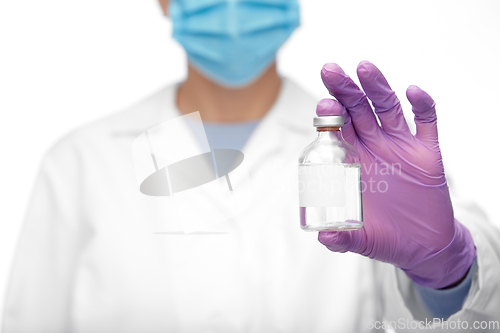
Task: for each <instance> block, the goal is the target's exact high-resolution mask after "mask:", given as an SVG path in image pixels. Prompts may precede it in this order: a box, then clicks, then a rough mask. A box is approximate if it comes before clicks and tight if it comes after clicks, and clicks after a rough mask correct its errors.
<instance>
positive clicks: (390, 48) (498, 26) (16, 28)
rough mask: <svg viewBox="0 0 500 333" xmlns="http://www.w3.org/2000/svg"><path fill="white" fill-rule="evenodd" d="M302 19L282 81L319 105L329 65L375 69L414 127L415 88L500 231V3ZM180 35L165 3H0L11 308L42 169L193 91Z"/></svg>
mask: <svg viewBox="0 0 500 333" xmlns="http://www.w3.org/2000/svg"><path fill="white" fill-rule="evenodd" d="M302 9H303V12H302V26H301V27H300V28H299V29H298V31H297V32H296V33H295V34H294V36H293V37H292V38H291V40H290V41H289V42H288V44H287V45H286V46H285V47H284V48H283V49H282V51H281V52H280V55H279V58H280V59H279V60H280V63H279V67H280V71H281V73H282V74H283V75H286V76H288V77H291V78H292V79H294V80H296V81H298V82H299V83H300V84H301V85H302V86H304V87H305V88H306V89H307V90H308V91H309V92H311V93H312V94H314V95H316V96H318V99H319V98H322V97H327V93H326V90H325V88H324V87H323V86H322V83H321V79H320V76H319V72H320V69H321V66H322V65H323V64H324V63H325V62H337V63H338V64H340V65H341V66H342V67H343V68H344V70H345V71H346V72H347V73H348V74H350V75H351V76H355V69H356V65H357V64H358V63H359V61H361V60H364V59H366V60H370V61H372V62H373V63H375V64H376V65H377V66H378V67H379V68H380V69H381V70H382V72H383V73H384V74H385V76H386V77H387V79H388V81H389V83H390V84H391V86H392V88H393V89H394V90H395V91H396V93H397V94H398V96H399V97H400V99H401V101H402V103H403V107H404V108H405V113H406V115H407V116H408V117H409V118H408V119H410V120H411V119H412V114H411V107H410V105H409V103H408V101H407V100H406V97H405V90H406V87H407V86H408V85H410V84H416V85H418V86H420V87H421V88H423V89H424V90H426V91H427V92H429V93H430V94H431V96H432V97H433V98H434V99H435V101H436V102H437V110H438V118H439V130H440V141H441V147H442V150H443V156H444V161H445V166H446V172H447V174H448V177H449V178H451V179H452V182H451V183H452V184H451V186H452V187H453V188H454V189H456V190H457V191H458V192H459V193H461V194H463V195H465V196H468V197H470V198H472V199H473V200H474V201H476V202H477V203H478V204H479V205H481V206H482V207H483V209H484V210H485V211H486V212H487V214H488V215H489V217H490V219H492V220H494V221H496V222H497V223H499V222H500V213H499V212H498V210H497V207H498V199H499V196H498V188H499V186H500V181H499V180H498V177H496V176H497V175H496V172H497V170H496V167H497V165H496V163H497V162H498V158H497V154H498V151H499V148H498V144H499V143H500V142H499V140H498V136H497V135H498V132H499V131H498V129H497V128H498V126H499V122H500V116H499V114H500V107H499V104H498V96H499V91H500V80H499V77H500V66H499V65H498V64H499V62H498V61H499V59H500V42H499V40H500V39H499V38H498V36H499V32H500V20H499V17H500V15H499V14H500V2H498V1H495V0H490V1H485V0H475V1H458V0H446V1H445V0H439V1H437V0H418V1H401V0H399V1H396V0H394V1H373V0H366V1H340V0H337V1H333V0H307V1H302ZM170 29H171V26H170V23H169V22H168V20H167V19H165V18H164V17H163V16H162V14H161V11H160V8H159V6H158V4H157V3H156V1H155V0H148V1H144V0H86V1H63V0H45V1H39V0H23V1H7V0H3V1H2V2H0V115H1V117H0V149H1V150H0V154H1V155H0V156H1V157H0V161H1V163H0V168H1V169H0V299H1V300H2V302H3V296H4V292H5V284H6V281H7V275H8V270H9V267H10V264H11V257H12V255H13V253H14V248H15V244H16V241H17V237H18V232H19V230H20V227H21V223H22V218H23V216H24V211H25V208H26V204H27V201H28V198H29V195H30V192H31V188H32V185H33V182H34V179H35V176H36V174H37V169H38V165H39V161H40V158H41V157H42V155H43V154H44V152H45V151H46V150H47V149H48V148H49V147H50V146H51V145H52V144H53V143H54V142H55V141H56V140H58V139H59V138H61V137H62V136H63V135H65V134H66V133H68V132H70V131H71V130H73V129H74V128H76V127H78V126H81V125H82V124H85V123H88V122H90V121H92V120H95V119H98V118H100V117H103V116H105V115H108V114H110V113H112V112H116V111H118V110H120V109H122V108H124V107H126V106H128V105H130V104H131V103H133V102H135V101H137V100H140V99H141V98H143V97H145V96H147V95H148V94H150V93H151V92H153V91H155V90H156V89H158V88H160V87H161V86H163V85H165V84H167V83H169V82H174V81H178V80H181V79H182V78H183V76H184V75H185V60H184V54H183V52H182V50H181V49H180V47H179V46H178V45H177V44H176V43H175V42H173V41H172V40H171V39H170V31H171V30H170ZM304 111H305V112H311V115H313V112H314V110H304ZM311 130H313V129H312V128H311ZM499 224H500V223H499ZM499 241H500V240H499ZM0 304H1V303H0ZM0 312H1V306H0Z"/></svg>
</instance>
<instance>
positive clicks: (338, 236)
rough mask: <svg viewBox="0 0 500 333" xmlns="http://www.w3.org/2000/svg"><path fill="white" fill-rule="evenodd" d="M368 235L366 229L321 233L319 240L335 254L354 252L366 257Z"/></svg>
mask: <svg viewBox="0 0 500 333" xmlns="http://www.w3.org/2000/svg"><path fill="white" fill-rule="evenodd" d="M367 239H368V238H367V235H366V231H365V229H364V228H361V229H358V230H349V231H321V232H319V234H318V240H319V242H320V243H321V244H323V245H325V246H326V247H327V248H328V249H329V250H330V251H333V252H339V253H344V252H347V251H349V252H354V253H358V254H361V255H365V254H364V252H365V249H366V248H367Z"/></svg>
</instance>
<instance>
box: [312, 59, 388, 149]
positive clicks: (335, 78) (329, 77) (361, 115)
mask: <svg viewBox="0 0 500 333" xmlns="http://www.w3.org/2000/svg"><path fill="white" fill-rule="evenodd" d="M321 79H322V80H323V83H324V84H325V86H326V88H327V89H328V91H329V92H330V95H332V96H334V97H335V98H336V99H337V100H338V101H339V102H340V103H342V105H344V106H345V107H346V109H347V112H348V113H349V115H350V116H351V121H352V125H353V127H354V129H355V130H356V134H357V136H358V137H359V138H360V139H361V140H362V141H364V142H366V143H370V144H373V145H378V144H380V142H379V140H378V138H379V137H380V134H381V129H380V126H379V125H378V123H377V118H376V117H375V114H374V113H373V111H372V108H371V106H370V103H369V102H368V99H367V98H366V95H365V94H364V92H363V91H362V90H361V89H360V88H359V87H358V86H357V85H356V83H354V81H353V80H352V79H351V78H350V77H349V76H348V75H346V74H345V73H344V71H343V70H342V68H340V66H339V65H337V64H335V63H329V64H326V65H324V66H323V68H322V69H321Z"/></svg>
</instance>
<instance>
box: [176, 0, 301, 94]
mask: <svg viewBox="0 0 500 333" xmlns="http://www.w3.org/2000/svg"><path fill="white" fill-rule="evenodd" d="M169 16H170V18H171V19H172V24H173V37H174V38H175V39H176V40H177V41H178V42H179V43H180V44H181V45H182V47H183V48H184V49H185V50H186V53H187V56H188V60H189V62H190V63H191V64H192V65H193V66H194V67H195V68H196V69H198V70H199V71H201V72H202V73H203V74H204V75H205V76H207V77H208V78H210V79H211V80H213V81H215V82H217V83H219V84H221V85H223V86H227V87H241V86H245V85H248V84H250V83H251V82H252V81H254V80H255V79H257V78H258V77H259V76H260V75H261V74H262V73H263V72H264V71H265V70H266V69H267V68H268V67H269V66H270V65H271V64H272V63H273V61H274V59H275V57H276V52H277V51H278V49H279V48H280V46H281V45H283V43H284V42H285V41H286V40H287V39H288V37H290V35H291V34H292V32H293V31H294V30H295V28H297V26H298V25H299V5H298V2H297V0H171V1H170V6H169Z"/></svg>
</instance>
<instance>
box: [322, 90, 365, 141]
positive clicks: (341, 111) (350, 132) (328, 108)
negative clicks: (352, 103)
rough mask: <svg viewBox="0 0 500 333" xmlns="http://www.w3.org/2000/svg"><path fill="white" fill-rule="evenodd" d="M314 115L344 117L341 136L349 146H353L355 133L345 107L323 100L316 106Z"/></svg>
mask: <svg viewBox="0 0 500 333" xmlns="http://www.w3.org/2000/svg"><path fill="white" fill-rule="evenodd" d="M316 114H317V115H318V116H320V117H321V116H344V126H342V136H343V137H344V139H345V140H346V141H347V142H349V143H350V144H351V145H354V141H355V140H356V131H355V130H354V127H353V126H352V122H351V116H350V115H349V113H348V112H347V110H346V109H345V107H344V106H343V105H342V104H340V102H339V101H336V100H334V99H329V98H324V99H322V100H321V101H319V102H318V105H317V106H316Z"/></svg>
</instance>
